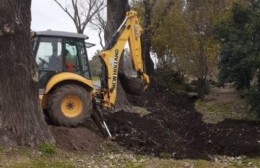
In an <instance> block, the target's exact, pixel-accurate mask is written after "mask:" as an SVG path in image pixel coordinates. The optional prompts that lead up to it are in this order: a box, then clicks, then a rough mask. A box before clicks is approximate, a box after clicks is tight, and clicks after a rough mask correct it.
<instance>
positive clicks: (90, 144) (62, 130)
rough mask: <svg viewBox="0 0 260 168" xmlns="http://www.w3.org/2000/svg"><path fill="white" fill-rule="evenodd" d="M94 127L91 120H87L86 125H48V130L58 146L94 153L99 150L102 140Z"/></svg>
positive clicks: (68, 149)
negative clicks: (68, 126)
mask: <svg viewBox="0 0 260 168" xmlns="http://www.w3.org/2000/svg"><path fill="white" fill-rule="evenodd" d="M95 127H96V126H95V124H94V123H93V121H91V120H89V121H88V122H87V123H86V125H82V126H79V127H75V128H67V127H62V126H61V127H57V126H53V125H50V130H51V132H52V135H53V136H54V138H55V140H56V145H57V147H58V148H60V149H64V150H67V151H84V152H87V153H94V152H97V151H98V150H99V148H100V144H101V143H102V142H103V141H104V139H103V138H102V136H101V135H100V133H99V132H98V130H97V129H96V128H95Z"/></svg>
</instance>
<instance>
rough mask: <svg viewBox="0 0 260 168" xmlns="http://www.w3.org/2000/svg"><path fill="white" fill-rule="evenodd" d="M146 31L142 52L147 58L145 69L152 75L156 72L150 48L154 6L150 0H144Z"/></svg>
mask: <svg viewBox="0 0 260 168" xmlns="http://www.w3.org/2000/svg"><path fill="white" fill-rule="evenodd" d="M143 2H144V10H145V11H144V26H143V29H144V33H143V37H142V43H143V44H142V47H143V49H142V52H143V56H144V60H145V70H146V73H147V74H148V75H150V76H152V75H153V74H154V63H153V60H152V59H151V54H150V49H151V46H152V28H151V24H152V21H151V14H152V7H153V5H152V4H151V2H150V1H148V0H144V1H143Z"/></svg>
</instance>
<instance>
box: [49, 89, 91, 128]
mask: <svg viewBox="0 0 260 168" xmlns="http://www.w3.org/2000/svg"><path fill="white" fill-rule="evenodd" d="M91 110H92V101H91V96H90V93H89V92H88V91H87V90H86V89H84V88H83V87H81V86H78V85H73V84H68V85H63V86H61V87H59V88H57V89H56V90H54V92H53V93H52V94H51V96H50V99H49V103H48V113H49V116H50V118H51V120H52V121H53V122H54V124H56V125H64V126H76V125H78V124H81V123H83V122H84V121H85V120H86V119H87V118H88V117H90V115H91Z"/></svg>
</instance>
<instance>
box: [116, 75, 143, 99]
mask: <svg viewBox="0 0 260 168" xmlns="http://www.w3.org/2000/svg"><path fill="white" fill-rule="evenodd" d="M119 79H120V81H121V84H122V87H123V89H124V90H125V92H126V93H128V94H132V95H141V94H142V93H143V92H144V91H145V83H144V81H143V80H142V79H141V78H137V77H131V76H126V75H125V74H119Z"/></svg>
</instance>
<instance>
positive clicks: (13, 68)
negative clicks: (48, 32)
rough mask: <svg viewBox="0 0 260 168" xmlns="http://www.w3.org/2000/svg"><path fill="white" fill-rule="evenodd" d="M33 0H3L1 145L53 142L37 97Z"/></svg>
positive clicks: (0, 28) (0, 32)
mask: <svg viewBox="0 0 260 168" xmlns="http://www.w3.org/2000/svg"><path fill="white" fill-rule="evenodd" d="M30 8H31V0H23V1H20V0H9V1H6V0H0V69H1V70H0V76H1V81H0V144H1V145H2V146H3V147H8V146H15V145H30V146H34V145H37V144H39V143H53V142H54V139H53V137H52V136H51V133H50V132H49V130H48V127H47V125H46V123H45V121H44V115H43V112H42V109H41V106H40V102H39V97H38V87H37V83H36V80H38V77H37V76H36V63H35V59H34V56H33V55H32V52H31V44H30V33H31V29H30V23H31V10H30Z"/></svg>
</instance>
